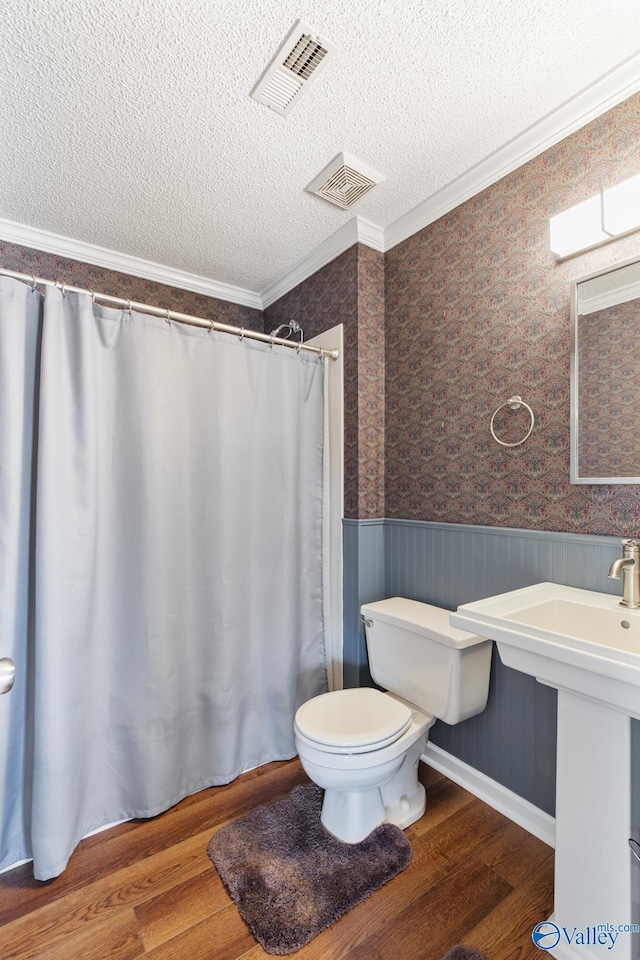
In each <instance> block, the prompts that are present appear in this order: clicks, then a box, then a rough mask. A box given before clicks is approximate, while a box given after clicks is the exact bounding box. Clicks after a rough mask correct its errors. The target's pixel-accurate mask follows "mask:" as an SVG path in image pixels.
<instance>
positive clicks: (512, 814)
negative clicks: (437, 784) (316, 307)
mask: <svg viewBox="0 0 640 960" xmlns="http://www.w3.org/2000/svg"><path fill="white" fill-rule="evenodd" d="M422 760H424V762H425V763H427V764H428V765H429V766H430V767H433V768H434V770H438V771H439V772H440V773H443V774H444V775H445V777H448V778H449V779H450V780H453V782H454V783H457V784H459V786H461V787H464V789H465V790H468V791H469V793H472V794H473V795H474V797H478V799H479V800H484V802H485V803H488V804H489V806H490V807H493V808H494V809H495V810H499V811H500V813H503V814H504V815H505V817H508V818H509V819H510V820H513V822H514V823H517V824H518V826H520V827H523V828H524V829H525V830H527V831H528V832H529V833H532V834H533V835H534V837H537V838H538V839H539V840H542V841H543V843H546V844H548V845H549V846H550V847H555V845H556V821H555V818H554V817H551V816H550V815H549V814H548V813H545V812H544V810H540V808H539V807H536V806H534V805H533V804H532V803H529V801H528V800H524V799H523V798H522V797H519V796H518V794H517V793H513V791H512V790H508V789H507V788H506V787H503V786H502V784H500V783H497V781H495V780H492V779H491V777H487V776H486V775H485V774H484V773H480V771H479V770H476V769H474V767H470V766H469V764H468V763H464V762H463V761H462V760H458V758H457V757H454V756H453V755H452V754H450V753H447V752H446V750H443V749H442V748H441V747H438V746H436V744H435V743H427V748H426V750H425V752H424V753H423V755H422Z"/></svg>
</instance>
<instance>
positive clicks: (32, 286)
mask: <svg viewBox="0 0 640 960" xmlns="http://www.w3.org/2000/svg"><path fill="white" fill-rule="evenodd" d="M35 288H36V278H35V276H34V275H33V274H31V289H32V290H35Z"/></svg>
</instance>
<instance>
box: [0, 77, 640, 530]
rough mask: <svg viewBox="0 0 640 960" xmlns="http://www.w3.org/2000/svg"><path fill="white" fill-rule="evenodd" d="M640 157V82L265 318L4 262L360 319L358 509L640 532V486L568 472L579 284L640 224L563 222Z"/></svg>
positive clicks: (348, 497) (352, 379) (356, 337)
mask: <svg viewBox="0 0 640 960" xmlns="http://www.w3.org/2000/svg"><path fill="white" fill-rule="evenodd" d="M639 170H640V94H638V95H635V96H633V97H631V98H629V99H628V100H626V101H624V102H623V103H622V104H619V105H618V106H616V107H614V108H613V109H612V110H610V111H609V112H608V113H606V114H604V115H603V116H602V117H599V118H598V119H596V120H594V121H593V122H592V123H590V124H588V125H587V126H585V127H584V128H582V129H581V130H579V131H577V132H576V133H574V134H572V135H571V136H570V137H568V138H567V139H565V140H563V141H562V142H561V143H559V144H556V145H555V146H554V147H552V148H551V149H549V150H547V151H546V152H545V153H543V154H541V155H540V156H539V157H536V158H535V159H534V160H531V161H530V162H529V163H527V164H525V165H524V166H522V167H520V168H519V169H517V170H515V171H514V172H513V173H511V174H509V175H508V176H506V177H504V178H503V179H502V180H500V181H499V182H498V183H496V184H494V185H493V186H491V187H489V188H487V189H486V190H484V191H482V193H480V194H478V195H477V196H475V197H473V198H472V199H470V200H468V201H467V202H466V203H464V204H461V205H460V206H459V207H457V208H456V209H455V210H452V211H451V212H450V213H448V214H447V215H446V216H444V217H442V218H441V219H440V220H438V221H436V222H435V223H433V224H430V225H429V226H428V227H426V228H425V229H424V230H421V231H420V232H419V233H417V234H415V235H414V236H412V237H410V238H409V239H408V240H406V241H404V242H403V243H401V244H399V245H398V246H396V247H394V248H393V249H392V250H389V251H388V252H387V253H386V254H385V255H384V257H383V255H382V254H380V253H377V252H376V251H373V250H371V249H369V248H368V247H364V246H362V245H356V246H354V247H352V248H351V249H350V250H347V251H346V252H345V253H343V254H342V255H341V256H340V257H338V258H336V260H335V261H333V262H332V263H330V264H327V265H326V266H325V267H323V268H322V269H321V270H319V271H318V273H317V274H315V275H314V276H312V277H310V278H309V279H308V280H305V281H304V282H303V283H302V284H300V285H299V287H297V288H296V289H295V290H292V291H290V293H288V294H286V295H285V296H284V297H282V298H281V299H280V300H279V301H278V302H277V303H275V304H273V305H272V306H270V307H269V308H268V309H267V310H266V311H265V314H264V317H263V315H262V313H261V311H259V310H252V309H250V308H246V307H241V306H238V305H235V304H230V303H225V302H223V301H221V300H215V299H212V298H208V297H202V296H199V295H197V294H191V293H187V292H185V291H180V290H176V289H174V288H172V287H167V286H163V285H161V284H156V283H152V282H150V281H146V280H139V279H137V278H135V277H128V276H125V275H123V274H118V273H115V272H113V271H109V270H102V269H101V268H97V267H92V266H90V265H88V264H81V263H78V262H76V261H73V260H65V259H64V258H62V257H56V256H53V255H51V254H46V253H40V252H39V251H35V250H30V249H28V248H25V247H19V246H16V245H13V244H10V243H3V242H0V264H1V265H3V266H6V267H8V268H9V269H15V270H21V271H23V272H25V273H34V274H39V275H42V276H46V277H51V278H52V279H61V280H66V281H67V282H68V283H72V284H76V285H79V286H85V287H87V288H89V289H99V290H100V291H101V292H104V293H112V294H114V295H117V296H122V297H130V298H131V299H135V300H141V301H144V302H152V303H156V304H158V305H165V304H166V305H167V306H170V307H172V308H174V309H177V310H181V311H183V312H185V313H193V314H196V315H199V316H205V317H213V319H217V320H220V321H222V322H226V323H230V324H234V325H238V326H245V327H251V328H253V329H262V328H263V323H264V329H265V330H267V331H269V330H270V329H271V328H272V327H275V326H276V325H277V324H278V323H281V322H283V321H285V320H288V319H291V318H292V317H293V318H295V319H298V320H299V321H300V322H301V323H302V324H303V326H304V328H305V335H306V337H307V338H309V337H312V336H314V335H315V334H317V333H320V332H321V331H323V330H326V329H328V328H329V327H331V326H333V325H334V324H336V323H344V325H345V515H346V516H347V517H350V518H359V519H374V518H378V517H383V516H387V517H390V518H394V519H406V520H435V521H444V522H452V523H471V524H486V525H489V526H501V527H519V528H524V529H539V530H553V531H561V532H562V531H565V532H574V533H581V534H604V535H613V536H617V535H620V536H632V535H633V536H638V535H639V534H640V487H636V486H631V485H629V486H623V485H587V486H583V485H580V486H572V485H570V483H569V417H570V393H569V388H570V379H569V361H570V316H569V290H570V283H571V281H572V280H574V279H576V278H578V277H580V276H583V275H585V274H587V273H589V272H591V271H593V270H596V269H599V268H600V267H604V266H606V265H607V264H609V263H613V262H620V261H622V260H625V259H627V258H629V257H632V256H640V234H634V235H631V236H629V237H626V238H623V239H621V240H619V241H616V242H615V243H612V244H609V245H606V246H604V247H601V248H599V249H597V250H594V251H591V252H590V253H587V254H583V255H581V256H578V257H574V258H572V259H569V260H566V261H565V262H563V263H557V262H556V261H555V260H554V258H553V256H552V254H551V253H550V251H549V242H548V229H549V228H548V220H549V217H550V216H552V215H553V214H555V213H558V212H560V211H562V210H564V209H566V208H567V207H569V206H572V205H573V204H575V203H578V202H579V201H581V200H584V199H586V198H588V197H590V196H593V195H594V194H595V193H597V191H598V189H599V188H600V186H601V185H602V186H605V187H607V186H612V185H614V184H615V183H618V182H620V181H621V180H624V179H625V178H626V177H629V176H632V175H633V174H635V173H638V172H639ZM514 394H519V395H520V396H522V398H523V399H524V400H525V401H526V402H527V403H528V404H530V405H531V407H532V409H533V411H534V414H535V421H536V422H535V427H534V429H533V431H532V434H531V436H530V437H529V439H528V440H527V441H526V442H525V443H524V444H522V445H521V446H517V447H509V448H507V447H502V446H500V445H499V444H498V443H496V442H495V440H494V439H493V438H492V436H491V433H490V430H489V424H490V421H491V417H492V414H493V413H494V411H495V410H496V409H497V408H498V407H499V406H500V405H501V404H503V403H504V401H506V400H507V399H508V398H509V397H511V396H513V395H514ZM495 429H496V433H497V435H498V436H499V437H500V438H501V439H503V440H506V441H515V440H517V439H518V438H519V437H521V436H522V435H523V433H525V432H526V430H527V429H528V419H527V415H526V411H525V410H524V409H523V408H521V409H520V410H518V411H510V410H509V408H505V407H503V408H502V410H501V411H500V413H499V414H498V415H497V416H496V421H495ZM610 453H611V455H612V456H613V455H614V449H613V446H611V448H610Z"/></svg>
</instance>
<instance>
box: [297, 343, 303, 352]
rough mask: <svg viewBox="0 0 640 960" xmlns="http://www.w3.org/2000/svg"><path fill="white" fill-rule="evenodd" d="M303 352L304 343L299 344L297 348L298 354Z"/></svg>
mask: <svg viewBox="0 0 640 960" xmlns="http://www.w3.org/2000/svg"><path fill="white" fill-rule="evenodd" d="M301 350H302V343H299V344H298V346H297V347H296V353H300V351H301Z"/></svg>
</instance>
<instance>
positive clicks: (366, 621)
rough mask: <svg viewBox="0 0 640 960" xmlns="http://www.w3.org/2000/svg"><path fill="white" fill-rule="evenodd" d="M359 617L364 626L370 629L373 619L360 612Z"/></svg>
mask: <svg viewBox="0 0 640 960" xmlns="http://www.w3.org/2000/svg"><path fill="white" fill-rule="evenodd" d="M360 619H361V620H362V622H363V623H364V625H365V627H366V628H367V629H368V630H370V629H371V627H372V626H373V620H371V618H370V617H365V615H364V614H360Z"/></svg>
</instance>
